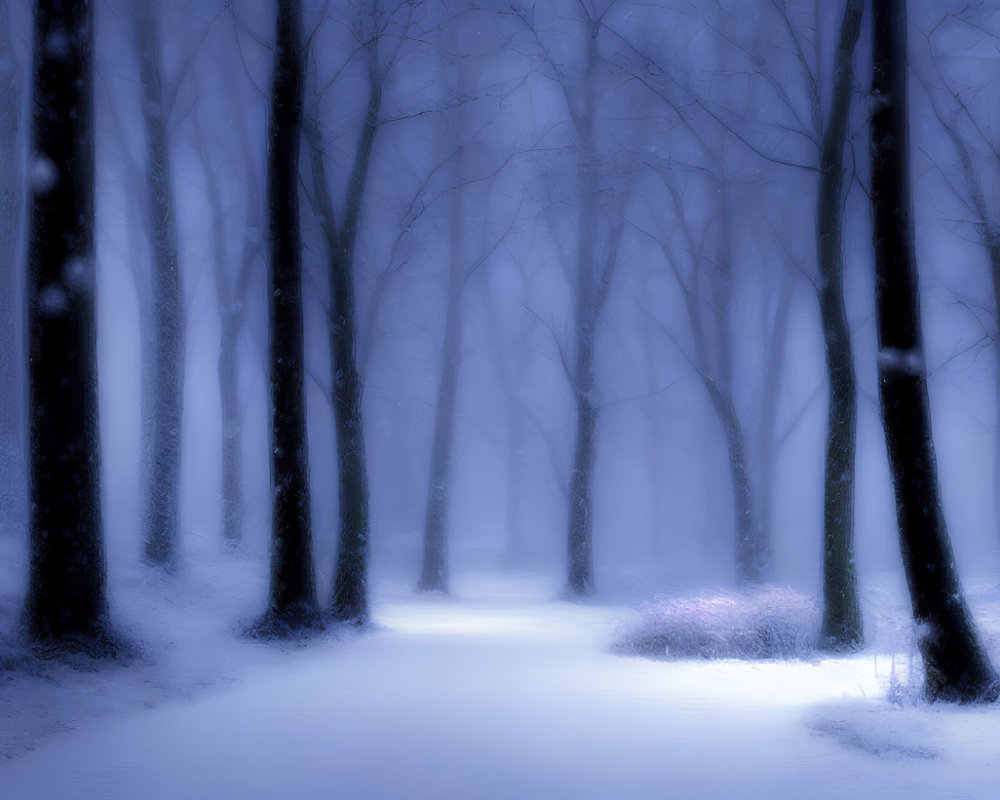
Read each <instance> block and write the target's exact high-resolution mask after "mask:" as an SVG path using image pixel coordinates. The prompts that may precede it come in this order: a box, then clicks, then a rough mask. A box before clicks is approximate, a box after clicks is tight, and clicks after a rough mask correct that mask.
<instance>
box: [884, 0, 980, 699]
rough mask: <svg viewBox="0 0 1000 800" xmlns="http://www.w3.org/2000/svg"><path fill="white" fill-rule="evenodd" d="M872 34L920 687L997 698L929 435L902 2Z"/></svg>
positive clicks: (887, 342)
mask: <svg viewBox="0 0 1000 800" xmlns="http://www.w3.org/2000/svg"><path fill="white" fill-rule="evenodd" d="M872 31H873V33H872V67H873V69H872V96H873V103H874V108H873V113H872V118H871V161H872V218H873V223H872V227H873V234H874V249H875V270H876V275H875V287H876V312H877V321H878V338H879V395H880V400H881V406H882V424H883V427H884V428H885V439H886V448H887V450H888V455H889V467H890V470H891V472H892V480H893V488H894V490H895V497H896V517H897V520H898V523H899V539H900V549H901V551H902V556H903V566H904V568H905V570H906V579H907V584H908V586H909V590H910V600H911V604H912V607H913V619H914V622H915V623H916V625H917V636H918V642H917V643H918V646H919V648H920V653H921V655H922V656H923V661H924V672H925V683H924V692H925V695H926V696H927V698H928V699H929V700H932V701H933V700H946V701H952V702H976V701H992V700H995V699H996V697H997V695H998V683H997V676H996V673H995V672H994V671H993V667H992V665H991V664H990V661H989V658H988V656H987V655H986V652H985V651H984V649H983V647H982V644H981V642H980V640H979V635H978V633H977V631H976V628H975V624H974V622H973V620H972V615H971V613H970V612H969V609H968V607H967V606H966V603H965V599H964V596H963V593H962V586H961V582H960V580H959V577H958V572H957V570H956V568H955V559H954V556H953V554H952V549H951V540H950V539H949V537H948V531H947V527H946V525H945V520H944V514H943V511H942V508H941V495H940V489H939V486H938V476H937V464H936V460H935V454H934V442H933V438H932V433H931V420H930V408H929V402H928V395H927V373H926V367H925V364H924V350H923V338H922V333H921V323H920V303H919V294H918V281H917V265H916V256H915V252H914V238H913V221H912V198H911V193H910V176H909V131H908V119H907V56H906V51H907V42H906V39H907V24H906V4H905V2H904V1H903V0H874V4H873V15H872Z"/></svg>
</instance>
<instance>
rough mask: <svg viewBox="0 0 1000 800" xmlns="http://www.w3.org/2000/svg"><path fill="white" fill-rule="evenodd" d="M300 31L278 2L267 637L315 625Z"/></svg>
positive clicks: (292, 2) (295, 5) (290, 3)
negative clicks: (300, 179)
mask: <svg viewBox="0 0 1000 800" xmlns="http://www.w3.org/2000/svg"><path fill="white" fill-rule="evenodd" d="M301 24H302V22H301V12H300V5H299V0H278V15H277V25H276V37H275V51H274V72H273V78H272V80H273V84H272V89H271V119H270V127H269V134H268V154H267V155H268V166H267V168H268V189H267V194H268V211H269V218H270V234H271V253H270V256H271V258H270V264H269V276H268V277H269V283H270V292H269V295H270V315H271V316H270V320H271V364H270V371H271V415H272V416H271V424H272V432H271V478H272V481H273V504H274V506H273V523H272V530H271V535H272V541H271V586H270V605H269V608H268V611H267V613H266V614H265V615H264V618H263V620H261V621H260V622H259V623H258V625H257V629H256V631H255V632H256V633H259V634H263V635H273V636H282V635H289V634H292V633H294V632H296V631H300V630H303V629H308V628H311V627H315V626H317V625H318V623H319V608H318V604H317V600H316V580H315V576H314V572H313V557H312V531H311V519H310V493H309V441H308V437H307V431H306V404H305V364H304V360H305V356H304V350H303V323H302V246H301V234H300V228H299V199H298V198H299V194H298V175H299V166H298V165H299V139H300V134H301V129H302V93H303V81H304V77H303V61H304V59H303V52H302V40H301V31H300V27H301Z"/></svg>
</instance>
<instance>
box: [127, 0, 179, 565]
mask: <svg viewBox="0 0 1000 800" xmlns="http://www.w3.org/2000/svg"><path fill="white" fill-rule="evenodd" d="M135 25H136V40H137V42H138V46H139V71H140V75H141V79H142V116H143V121H144V123H145V128H146V192H147V196H148V204H149V223H148V224H149V234H150V249H151V255H152V275H153V281H152V282H153V297H152V314H151V322H152V324H153V331H154V335H153V342H152V358H153V365H152V369H151V378H152V381H153V387H152V391H151V392H150V394H149V399H150V405H151V408H150V413H151V418H150V419H147V420H145V421H144V423H143V428H144V434H145V435H146V436H148V437H149V438H150V444H149V447H148V448H147V452H148V453H149V457H150V458H151V464H150V467H149V468H148V469H147V470H146V473H145V474H146V476H147V479H148V484H147V486H146V487H145V490H144V498H143V499H144V503H145V513H144V520H143V523H144V526H145V539H144V553H145V556H146V558H147V559H148V560H149V561H150V562H151V563H153V564H156V565H159V566H163V567H167V568H172V567H173V566H174V564H175V562H176V558H177V526H178V515H179V504H180V497H179V494H180V467H181V465H180V460H181V433H182V430H181V415H182V410H183V402H184V297H183V293H182V290H181V275H180V265H179V262H178V254H177V221H176V218H175V214H174V198H173V193H172V191H171V188H170V153H169V146H168V142H167V126H166V119H165V114H166V113H167V109H166V108H165V95H164V91H163V74H162V64H161V59H160V40H159V31H158V29H157V22H156V18H155V16H154V11H153V9H152V8H151V6H150V0H143V2H142V3H141V4H140V6H139V8H138V10H137V11H136V18H135Z"/></svg>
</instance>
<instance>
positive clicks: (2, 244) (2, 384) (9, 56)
mask: <svg viewBox="0 0 1000 800" xmlns="http://www.w3.org/2000/svg"><path fill="white" fill-rule="evenodd" d="M0 52H2V53H4V54H5V55H4V56H3V57H0V286H2V287H4V288H3V291H0V519H3V520H10V521H11V522H12V523H14V524H16V525H18V526H19V525H20V524H21V522H22V513H23V511H24V506H23V503H22V499H23V487H24V464H23V461H22V460H23V453H24V437H23V434H22V425H23V423H24V416H23V414H24V397H23V394H24V372H23V361H24V359H23V355H22V351H21V346H22V339H21V327H22V326H21V322H22V321H23V319H24V318H23V317H22V316H21V310H20V309H21V302H22V298H21V280H20V277H19V270H18V266H17V264H18V260H19V256H20V255H21V244H20V243H21V202H22V193H21V184H22V182H23V180H24V178H23V161H22V159H23V155H24V151H23V149H22V147H21V141H22V140H21V135H20V132H19V131H20V120H21V111H22V105H21V91H20V87H19V85H18V78H19V74H18V73H19V71H18V65H17V62H16V61H15V60H14V51H13V42H12V40H11V32H10V20H9V18H8V13H7V5H6V3H5V2H4V1H3V0H0ZM0 529H2V525H0Z"/></svg>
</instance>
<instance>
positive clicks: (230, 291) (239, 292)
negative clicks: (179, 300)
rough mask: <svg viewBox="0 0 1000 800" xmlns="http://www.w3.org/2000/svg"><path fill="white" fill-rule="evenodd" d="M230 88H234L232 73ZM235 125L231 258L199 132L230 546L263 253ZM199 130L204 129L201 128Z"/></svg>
mask: <svg viewBox="0 0 1000 800" xmlns="http://www.w3.org/2000/svg"><path fill="white" fill-rule="evenodd" d="M226 77H227V78H229V80H228V81H227V84H228V87H227V88H228V90H229V91H230V92H231V93H235V87H234V86H233V85H232V84H233V81H232V80H231V76H230V75H229V74H228V73H227V74H226ZM233 116H234V118H235V121H234V123H233V127H234V128H235V131H236V138H237V141H238V144H239V148H238V149H239V155H240V156H241V157H242V158H241V161H242V164H241V166H242V170H241V172H240V177H241V178H242V179H243V183H242V186H243V188H244V189H245V195H246V198H245V203H246V211H245V218H244V221H243V225H242V227H241V231H242V235H241V236H240V237H239V239H240V246H239V250H238V254H237V255H236V256H235V257H233V256H231V254H230V247H229V243H228V241H227V235H226V233H227V224H226V213H225V208H224V203H223V191H224V187H223V185H222V182H221V180H220V176H219V173H220V170H219V165H218V163H217V162H216V161H214V160H213V156H212V154H211V153H210V152H209V150H208V147H207V146H206V143H205V138H204V136H203V135H202V136H200V137H199V147H198V156H199V159H200V160H201V163H202V169H203V171H204V173H205V187H206V194H207V196H208V202H209V209H210V211H211V217H212V252H213V262H214V266H215V294H216V301H217V304H218V309H219V321H220V336H219V358H218V362H217V364H218V375H219V401H220V402H219V411H220V417H221V418H220V422H221V430H222V442H221V444H222V448H221V449H222V536H223V540H224V541H225V542H226V544H227V546H228V547H230V548H233V547H236V546H237V545H239V543H240V542H241V541H242V538H243V515H244V491H243V413H242V403H241V398H240V366H241V365H240V358H239V344H240V337H241V334H242V333H243V330H244V328H245V325H246V305H247V294H248V291H249V286H250V281H251V279H252V277H253V274H254V272H255V267H256V266H257V265H258V263H259V257H260V254H261V249H262V247H261V245H262V242H261V229H262V220H261V197H260V186H259V181H258V177H257V169H258V167H257V164H256V163H255V160H254V157H253V150H252V148H251V146H250V141H249V136H248V131H247V126H246V124H245V120H244V115H243V113H242V110H241V109H239V108H234V109H233ZM199 130H201V129H200V128H199Z"/></svg>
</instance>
